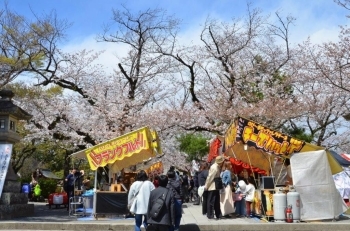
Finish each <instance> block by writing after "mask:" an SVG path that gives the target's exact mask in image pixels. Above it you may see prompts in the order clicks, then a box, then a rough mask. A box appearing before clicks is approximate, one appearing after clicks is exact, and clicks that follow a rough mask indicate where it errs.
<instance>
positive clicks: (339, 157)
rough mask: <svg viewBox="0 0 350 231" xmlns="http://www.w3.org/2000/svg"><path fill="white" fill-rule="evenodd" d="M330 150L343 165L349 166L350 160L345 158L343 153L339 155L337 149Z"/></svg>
mask: <svg viewBox="0 0 350 231" xmlns="http://www.w3.org/2000/svg"><path fill="white" fill-rule="evenodd" d="M329 152H330V153H331V154H332V156H333V157H334V159H336V160H337V161H338V163H339V164H340V165H341V166H343V167H349V166H350V161H349V160H347V159H345V158H344V157H343V156H342V155H339V154H338V153H336V152H335V151H329Z"/></svg>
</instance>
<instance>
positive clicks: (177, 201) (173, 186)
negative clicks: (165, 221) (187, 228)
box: [167, 170, 183, 231]
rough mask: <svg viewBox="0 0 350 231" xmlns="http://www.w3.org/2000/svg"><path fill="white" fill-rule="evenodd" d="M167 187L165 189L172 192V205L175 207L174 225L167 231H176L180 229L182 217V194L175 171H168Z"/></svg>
mask: <svg viewBox="0 0 350 231" xmlns="http://www.w3.org/2000/svg"><path fill="white" fill-rule="evenodd" d="M167 176H168V179H169V181H168V185H167V188H168V189H170V190H171V191H172V192H173V195H174V205H175V225H174V226H173V227H171V228H170V229H169V231H178V230H179V227H180V222H181V217H182V200H183V192H182V186H181V182H180V181H178V180H176V173H175V171H171V170H169V171H168V173H167Z"/></svg>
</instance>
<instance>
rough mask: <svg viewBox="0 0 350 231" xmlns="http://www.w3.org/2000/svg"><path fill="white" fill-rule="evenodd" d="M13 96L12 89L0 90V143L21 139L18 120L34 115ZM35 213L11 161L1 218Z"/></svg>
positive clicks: (0, 205)
mask: <svg viewBox="0 0 350 231" xmlns="http://www.w3.org/2000/svg"><path fill="white" fill-rule="evenodd" d="M13 96H14V93H13V92H12V91H11V90H1V91H0V144H14V143H16V142H18V141H20V139H21V137H20V136H19V134H18V133H17V122H18V121H19V120H29V119H30V118H31V117H32V116H31V115H30V114H28V113H27V112H26V111H24V110H23V109H21V108H20V107H18V106H16V105H15V104H14V103H13V102H12V97H13ZM12 146H13V145H12ZM33 214H34V204H28V195H27V194H24V193H21V182H19V181H18V176H17V174H15V172H14V170H13V168H12V165H11V162H10V163H9V166H8V169H7V173H6V178H5V182H4V187H3V190H2V193H1V197H0V220H4V219H12V218H16V217H25V216H32V215H33Z"/></svg>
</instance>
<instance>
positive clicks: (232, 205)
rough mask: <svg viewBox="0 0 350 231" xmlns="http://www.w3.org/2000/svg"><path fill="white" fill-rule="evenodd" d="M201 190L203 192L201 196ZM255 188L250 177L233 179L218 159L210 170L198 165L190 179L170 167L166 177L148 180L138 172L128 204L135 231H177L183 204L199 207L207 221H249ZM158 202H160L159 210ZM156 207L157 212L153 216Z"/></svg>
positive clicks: (227, 165) (227, 166) (229, 169)
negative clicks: (234, 217) (245, 218)
mask: <svg viewBox="0 0 350 231" xmlns="http://www.w3.org/2000/svg"><path fill="white" fill-rule="evenodd" d="M200 188H203V189H204V191H203V192H202V193H201V196H199V191H200V190H199V189H200ZM255 188H256V187H255V180H254V178H253V177H252V176H248V175H247V174H245V173H244V172H242V173H240V174H239V175H238V176H236V175H235V174H234V173H233V169H232V164H231V163H230V161H228V160H226V159H225V158H224V157H223V156H218V157H216V159H215V162H214V163H213V164H212V165H211V166H210V164H209V163H206V162H204V163H200V165H199V169H198V171H195V172H194V174H193V175H192V176H188V175H187V173H183V174H182V175H180V173H179V172H178V171H176V170H175V167H174V166H171V167H170V169H169V170H168V172H167V173H166V174H164V175H159V176H155V177H153V178H152V179H149V178H148V176H147V173H146V172H145V171H143V170H141V171H140V172H138V174H137V176H136V179H135V182H134V183H133V184H132V185H131V187H130V190H129V194H128V203H133V205H130V208H131V209H130V211H131V212H132V213H133V214H135V231H140V230H141V225H143V226H144V227H145V228H147V227H148V226H150V227H152V230H159V231H178V230H179V227H180V222H181V217H182V205H183V203H190V202H193V204H194V205H202V214H203V215H205V216H207V218H208V219H223V218H229V217H232V216H238V217H247V218H250V217H251V204H252V202H253V201H254V195H255ZM162 197H163V199H159V198H162ZM135 198H136V200H135ZM159 200H161V201H163V202H162V203H161V204H162V205H161V206H160V205H159V202H158V201H159ZM156 205H158V207H159V208H158V209H159V211H157V212H154V211H156V210H155V208H154V207H155V206H156ZM155 214H156V215H157V216H156V217H155ZM147 230H150V229H147Z"/></svg>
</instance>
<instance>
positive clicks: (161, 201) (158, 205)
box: [150, 189, 169, 219]
mask: <svg viewBox="0 0 350 231" xmlns="http://www.w3.org/2000/svg"><path fill="white" fill-rule="evenodd" d="M168 192H169V190H168V189H167V192H166V193H165V192H163V194H162V195H161V196H160V197H158V198H157V199H156V200H155V201H154V202H153V205H152V208H151V210H150V214H151V217H152V218H153V219H157V218H158V217H159V214H160V212H161V211H162V210H163V208H164V207H166V206H165V198H166V196H167V195H168Z"/></svg>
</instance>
